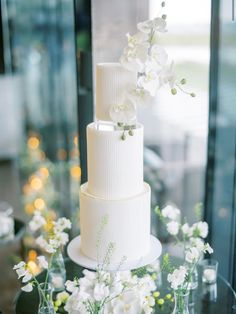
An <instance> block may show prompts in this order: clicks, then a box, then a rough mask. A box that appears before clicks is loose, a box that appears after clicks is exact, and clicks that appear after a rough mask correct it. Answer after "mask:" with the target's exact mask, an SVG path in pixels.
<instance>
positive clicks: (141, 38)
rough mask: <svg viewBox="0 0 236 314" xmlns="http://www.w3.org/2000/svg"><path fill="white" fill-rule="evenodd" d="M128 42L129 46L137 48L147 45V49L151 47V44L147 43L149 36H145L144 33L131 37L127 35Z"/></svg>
mask: <svg viewBox="0 0 236 314" xmlns="http://www.w3.org/2000/svg"><path fill="white" fill-rule="evenodd" d="M126 36H127V40H128V46H130V47H135V46H137V45H140V44H141V45H142V44H144V43H146V46H147V48H148V47H149V46H150V44H149V43H148V42H147V40H148V35H147V34H144V33H143V32H138V33H136V34H134V35H133V36H131V35H130V34H129V33H128V34H127V35H126Z"/></svg>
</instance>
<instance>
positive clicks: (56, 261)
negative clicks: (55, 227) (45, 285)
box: [49, 251, 66, 291]
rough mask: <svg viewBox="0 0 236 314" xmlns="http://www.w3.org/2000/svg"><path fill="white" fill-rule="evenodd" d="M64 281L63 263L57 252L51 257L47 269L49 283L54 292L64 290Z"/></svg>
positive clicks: (59, 252) (60, 255)
mask: <svg viewBox="0 0 236 314" xmlns="http://www.w3.org/2000/svg"><path fill="white" fill-rule="evenodd" d="M65 281H66V269H65V263H64V259H63V256H62V252H61V251H57V252H56V253H54V254H53V255H52V260H51V265H50V268H49V282H50V284H51V285H52V286H53V288H54V291H62V290H64V285H65Z"/></svg>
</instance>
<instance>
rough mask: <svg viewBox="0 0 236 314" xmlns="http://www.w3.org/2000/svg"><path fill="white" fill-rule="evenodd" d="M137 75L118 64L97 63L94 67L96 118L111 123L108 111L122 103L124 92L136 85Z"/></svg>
mask: <svg viewBox="0 0 236 314" xmlns="http://www.w3.org/2000/svg"><path fill="white" fill-rule="evenodd" d="M136 81H137V74H136V73H135V72H131V71H128V70H126V69H125V68H123V67H122V66H121V65H120V64H119V63H98V64H97V67H96V118H97V119H98V120H103V121H111V118H110V115H109V109H110V107H111V106H112V105H116V104H118V103H120V102H121V101H122V97H124V92H125V91H126V90H127V89H129V87H131V86H134V85H136Z"/></svg>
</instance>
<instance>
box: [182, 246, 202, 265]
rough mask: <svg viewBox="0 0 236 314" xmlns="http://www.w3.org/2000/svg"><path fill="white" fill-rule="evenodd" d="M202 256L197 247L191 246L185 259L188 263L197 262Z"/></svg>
mask: <svg viewBox="0 0 236 314" xmlns="http://www.w3.org/2000/svg"><path fill="white" fill-rule="evenodd" d="M199 257H200V252H199V250H198V249H197V248H196V247H191V248H190V249H188V250H187V252H186V255H185V260H186V262H188V263H196V262H197V261H198V259H199Z"/></svg>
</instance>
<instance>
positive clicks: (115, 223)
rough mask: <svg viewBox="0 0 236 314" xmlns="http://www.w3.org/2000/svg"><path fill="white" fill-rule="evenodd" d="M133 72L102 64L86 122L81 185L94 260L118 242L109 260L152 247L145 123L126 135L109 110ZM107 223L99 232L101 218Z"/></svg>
mask: <svg viewBox="0 0 236 314" xmlns="http://www.w3.org/2000/svg"><path fill="white" fill-rule="evenodd" d="M136 81H137V76H136V74H135V73H134V72H130V71H128V70H126V69H124V68H123V67H122V66H121V65H120V64H119V63H103V64H98V65H97V69H96V118H97V121H96V122H94V123H91V124H89V125H88V126H87V156H88V160H87V168H88V182H87V183H85V184H83V185H82V186H81V190H80V229H81V252H82V253H83V254H84V255H85V256H87V257H88V258H90V259H92V260H95V261H96V260H97V259H98V250H99V255H100V256H101V257H104V256H105V254H106V252H107V249H108V246H109V243H113V244H114V251H113V254H112V256H111V262H114V263H115V262H120V261H121V259H123V258H124V257H125V258H126V259H127V260H128V261H133V260H138V259H140V258H141V257H143V256H145V255H146V254H148V252H149V250H150V187H149V185H148V184H147V183H145V182H143V126H142V125H141V124H139V123H136V125H135V128H132V131H131V135H132V136H127V137H126V139H125V140H122V139H121V138H122V134H123V132H124V131H123V130H122V129H121V128H119V127H117V126H116V125H115V124H114V123H112V122H111V118H110V114H109V110H110V108H111V106H112V105H114V104H118V103H119V102H120V101H121V100H120V99H121V98H122V95H123V93H124V91H125V90H126V89H127V86H128V85H130V84H134V85H135V84H136ZM105 216H107V217H108V222H107V224H106V226H105V227H104V229H103V231H102V235H101V236H102V241H101V243H100V245H99V248H98V232H99V226H100V225H101V222H102V220H103V217H105Z"/></svg>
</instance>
